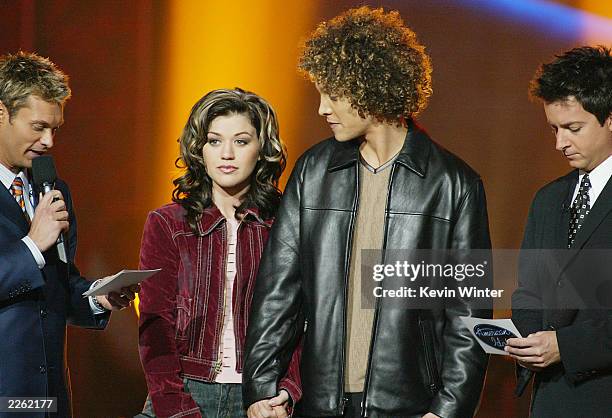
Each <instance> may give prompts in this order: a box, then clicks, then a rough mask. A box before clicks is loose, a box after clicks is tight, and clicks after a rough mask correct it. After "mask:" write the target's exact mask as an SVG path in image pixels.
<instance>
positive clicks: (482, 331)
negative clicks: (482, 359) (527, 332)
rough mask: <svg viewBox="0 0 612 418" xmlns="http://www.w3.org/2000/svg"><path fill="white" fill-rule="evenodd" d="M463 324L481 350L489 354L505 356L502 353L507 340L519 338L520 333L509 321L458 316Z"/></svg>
mask: <svg viewBox="0 0 612 418" xmlns="http://www.w3.org/2000/svg"><path fill="white" fill-rule="evenodd" d="M460 318H461V320H462V321H463V324H464V325H465V326H466V327H467V329H468V330H469V331H470V333H471V334H472V336H473V337H474V338H475V339H476V341H478V344H480V346H481V347H482V349H483V350H484V351H485V352H487V353H489V354H501V355H504V356H507V355H508V353H506V352H505V351H504V347H505V346H506V340H507V339H508V338H521V333H520V332H519V331H518V329H516V326H515V325H514V323H513V322H512V320H511V319H484V318H474V317H469V316H460Z"/></svg>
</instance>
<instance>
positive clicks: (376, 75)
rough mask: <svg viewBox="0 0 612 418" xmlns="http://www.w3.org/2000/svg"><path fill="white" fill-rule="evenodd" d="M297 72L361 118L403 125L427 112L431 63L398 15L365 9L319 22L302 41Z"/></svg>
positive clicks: (430, 89) (347, 12)
mask: <svg viewBox="0 0 612 418" xmlns="http://www.w3.org/2000/svg"><path fill="white" fill-rule="evenodd" d="M298 68H299V70H300V71H301V72H302V73H303V74H304V75H306V76H307V77H308V78H309V79H310V80H311V81H313V82H314V83H316V84H317V85H318V87H319V89H321V91H323V92H325V93H327V94H329V95H334V96H339V97H344V98H346V99H348V100H349V102H350V103H351V105H352V106H353V107H354V108H355V109H356V110H357V111H358V112H359V115H360V116H361V117H365V116H366V115H369V116H372V117H374V118H375V119H377V120H379V121H381V122H387V123H392V124H405V121H406V120H409V119H410V118H412V117H414V116H416V115H417V114H418V113H419V112H421V111H422V110H423V109H424V108H425V107H426V106H427V99H428V98H429V96H431V93H432V88H431V70H432V67H431V61H430V59H429V56H427V54H426V53H425V47H424V46H423V45H421V44H419V42H418V41H417V38H416V35H415V33H414V32H413V31H412V30H410V29H409V28H407V27H406V26H404V22H403V21H402V18H401V17H400V15H399V13H398V12H396V11H392V12H389V13H385V12H384V10H383V9H382V8H379V9H370V8H369V7H367V6H363V7H359V8H356V9H350V10H348V11H346V12H344V13H342V14H341V15H339V16H337V17H335V18H333V19H332V20H330V21H329V22H323V23H321V24H319V26H318V27H317V28H316V29H315V31H314V32H313V33H312V34H311V35H310V37H309V38H308V39H307V40H306V41H305V43H304V46H303V52H302V55H301V57H300V60H299V64H298Z"/></svg>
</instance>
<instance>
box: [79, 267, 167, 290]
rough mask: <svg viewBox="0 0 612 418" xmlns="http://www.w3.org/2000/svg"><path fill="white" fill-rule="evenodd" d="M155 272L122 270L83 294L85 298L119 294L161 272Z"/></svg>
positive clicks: (156, 270) (158, 270)
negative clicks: (113, 293)
mask: <svg viewBox="0 0 612 418" xmlns="http://www.w3.org/2000/svg"><path fill="white" fill-rule="evenodd" d="M160 271H161V269H155V270H121V271H120V272H119V273H117V274H115V275H114V276H110V277H106V278H104V279H102V280H101V281H100V283H98V285H97V286H96V287H95V288H93V289H89V290H88V291H87V292H85V293H83V297H88V296H99V295H108V293H109V292H117V291H119V290H120V289H121V288H122V287H127V286H132V285H135V284H137V283H140V282H142V281H143V280H145V279H148V278H149V277H151V276H153V275H154V274H157V273H158V272H160Z"/></svg>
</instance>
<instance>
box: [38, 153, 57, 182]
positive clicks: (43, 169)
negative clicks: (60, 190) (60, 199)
mask: <svg viewBox="0 0 612 418" xmlns="http://www.w3.org/2000/svg"><path fill="white" fill-rule="evenodd" d="M56 178H57V173H56V171H55V164H54V163H53V157H51V156H50V155H41V156H40V157H37V158H34V159H33V160H32V180H33V181H34V184H35V185H36V188H37V189H39V190H40V189H42V185H43V184H44V183H49V184H53V183H55V179H56Z"/></svg>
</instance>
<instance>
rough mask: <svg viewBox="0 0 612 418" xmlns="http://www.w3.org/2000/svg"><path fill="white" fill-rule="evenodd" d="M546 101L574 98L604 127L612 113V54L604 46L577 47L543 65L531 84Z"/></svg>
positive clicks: (533, 90) (534, 91)
mask: <svg viewBox="0 0 612 418" xmlns="http://www.w3.org/2000/svg"><path fill="white" fill-rule="evenodd" d="M530 94H531V97H535V98H539V99H541V100H543V101H544V102H546V103H553V102H557V101H564V100H567V99H568V98H570V97H574V98H575V99H576V100H577V101H578V102H579V103H580V104H581V105H582V107H583V108H584V110H586V111H587V112H589V113H592V114H593V115H595V117H596V118H597V120H598V121H599V123H600V124H601V125H602V126H603V124H604V122H605V121H606V119H608V117H610V114H612V54H611V51H610V48H607V47H604V46H598V47H592V46H583V47H580V48H574V49H572V50H570V51H567V52H565V53H563V54H561V55H556V58H555V59H554V60H553V61H552V62H550V63H547V64H543V65H542V66H541V67H540V68H539V70H538V72H537V73H536V76H535V78H534V79H533V80H532V81H531V85H530Z"/></svg>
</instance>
